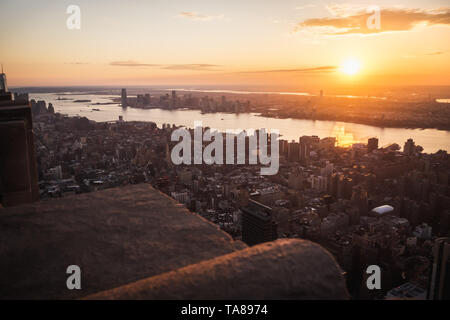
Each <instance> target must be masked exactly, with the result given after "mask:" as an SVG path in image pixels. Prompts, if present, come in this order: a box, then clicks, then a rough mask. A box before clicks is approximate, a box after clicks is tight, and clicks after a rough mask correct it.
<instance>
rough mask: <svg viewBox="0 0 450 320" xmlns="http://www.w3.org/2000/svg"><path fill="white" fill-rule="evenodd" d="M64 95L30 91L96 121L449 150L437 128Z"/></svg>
mask: <svg viewBox="0 0 450 320" xmlns="http://www.w3.org/2000/svg"><path fill="white" fill-rule="evenodd" d="M61 97H64V98H67V99H70V100H58V96H57V95H56V94H54V93H34V94H30V99H35V100H45V101H46V102H47V103H49V102H51V103H52V104H53V106H54V108H55V110H56V111H57V112H60V113H64V114H67V115H70V116H74V115H79V116H84V117H87V118H89V119H91V120H95V121H115V120H118V118H119V116H123V119H124V120H125V121H153V122H155V123H156V124H157V125H158V126H161V125H162V124H163V123H170V124H175V125H183V126H187V127H193V126H194V121H202V122H203V126H209V127H211V128H214V129H218V130H221V131H225V130H226V129H259V128H266V129H278V130H279V131H280V133H281V134H282V136H283V137H282V138H283V139H286V140H297V141H298V138H299V137H300V136H302V135H317V136H319V137H320V138H324V137H330V136H332V137H336V140H337V142H338V144H339V145H341V146H349V145H351V144H353V143H358V142H364V143H367V139H368V138H371V137H377V138H378V139H379V140H380V142H379V145H380V146H385V145H387V144H390V143H398V144H399V145H400V146H402V147H403V144H404V142H405V141H406V140H407V139H408V138H412V139H414V141H416V144H419V145H421V146H422V147H423V148H424V151H425V152H435V151H437V150H439V149H443V150H447V151H450V131H443V130H436V129H425V130H420V129H404V128H379V127H374V126H367V125H361V124H354V123H345V122H335V121H318V120H316V121H314V120H300V119H275V118H266V117H260V116H258V115H257V114H248V113H242V114H230V113H208V114H201V112H200V111H198V110H173V111H169V110H163V109H135V108H127V109H123V108H122V107H120V106H119V105H118V104H108V105H97V104H96V103H107V102H111V99H112V96H108V95H91V94H83V95H79V94H77V95H64V96H61ZM116 97H117V96H116ZM76 99H83V100H91V102H74V100H76ZM92 109H98V110H99V111H94V110H92Z"/></svg>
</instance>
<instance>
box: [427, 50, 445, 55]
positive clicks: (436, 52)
mask: <svg viewBox="0 0 450 320" xmlns="http://www.w3.org/2000/svg"><path fill="white" fill-rule="evenodd" d="M444 53H445V51H434V52H429V53H425V55H426V56H437V55H439V54H444Z"/></svg>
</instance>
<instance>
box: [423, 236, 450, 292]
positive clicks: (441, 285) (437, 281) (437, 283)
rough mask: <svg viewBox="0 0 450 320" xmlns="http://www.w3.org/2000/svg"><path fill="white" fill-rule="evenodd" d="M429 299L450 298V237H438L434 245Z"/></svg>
mask: <svg viewBox="0 0 450 320" xmlns="http://www.w3.org/2000/svg"><path fill="white" fill-rule="evenodd" d="M429 281H430V282H429V287H428V299H430V300H449V299H450V238H438V239H436V240H435V242H434V246H433V263H432V266H431V274H430V278H429Z"/></svg>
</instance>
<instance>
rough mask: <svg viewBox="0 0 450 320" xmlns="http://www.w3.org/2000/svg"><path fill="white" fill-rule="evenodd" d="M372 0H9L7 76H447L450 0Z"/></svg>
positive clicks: (124, 80)
mask: <svg viewBox="0 0 450 320" xmlns="http://www.w3.org/2000/svg"><path fill="white" fill-rule="evenodd" d="M374 3H375V4H376V5H378V6H380V7H381V12H380V29H369V28H368V27H367V25H366V21H367V18H368V17H369V16H370V14H371V13H367V9H368V8H369V7H370V5H373V4H374ZM374 3H370V2H364V1H345V2H332V1H300V0H296V1H294V0H278V1H276V0H273V1H272V0H270V1H268V0H248V1H243V0H227V1H211V0H209V1H207V0H203V1H200V0H199V1H187V0H177V1H170V0H169V1H168V0H165V1H163V0H161V1H160V0H127V1H118V0H108V1H90V0H86V1H84V0H71V1H61V0H59V1H41V0H36V1H23V0H2V1H1V3H0V41H1V50H0V62H1V63H3V65H4V69H5V73H6V74H7V76H8V81H9V85H10V86H44V85H59V86H64V85H181V84H186V85H219V86H220V85H267V86H287V87H290V88H292V87H294V88H298V89H301V88H303V87H306V86H308V85H313V84H317V83H323V82H327V83H330V84H339V83H346V82H352V83H360V84H369V85H370V84H374V85H379V84H387V85H450V76H449V74H450V41H449V40H450V6H449V2H448V0H429V1H425V0H421V1H418V0H410V1H402V0H394V1H392V0H390V1H374ZM69 5H78V6H79V7H80V9H81V29H80V30H69V29H68V28H67V27H66V20H67V18H68V17H69V14H67V13H66V9H67V7H68V6H69ZM355 64H357V68H356V67H355ZM344 66H347V71H349V69H352V66H353V67H355V68H356V69H357V70H356V69H355V70H353V71H354V72H353V71H352V72H345V67H344ZM349 66H350V67H349Z"/></svg>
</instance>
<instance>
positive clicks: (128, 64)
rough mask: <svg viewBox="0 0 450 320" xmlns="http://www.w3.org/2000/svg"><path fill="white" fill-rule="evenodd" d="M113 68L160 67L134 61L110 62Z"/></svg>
mask: <svg viewBox="0 0 450 320" xmlns="http://www.w3.org/2000/svg"><path fill="white" fill-rule="evenodd" d="M109 65H111V66H119V67H159V66H160V65H159V64H151V63H140V62H136V61H133V60H127V61H113V62H110V63H109Z"/></svg>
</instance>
